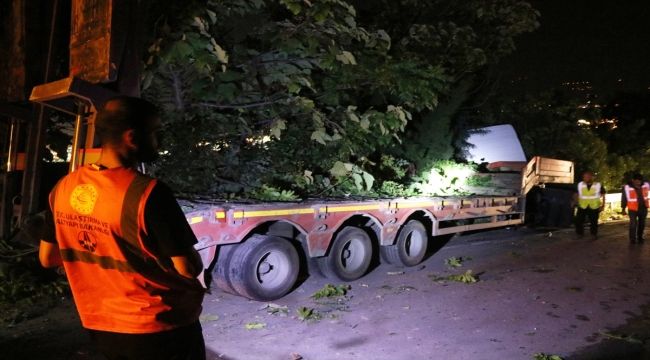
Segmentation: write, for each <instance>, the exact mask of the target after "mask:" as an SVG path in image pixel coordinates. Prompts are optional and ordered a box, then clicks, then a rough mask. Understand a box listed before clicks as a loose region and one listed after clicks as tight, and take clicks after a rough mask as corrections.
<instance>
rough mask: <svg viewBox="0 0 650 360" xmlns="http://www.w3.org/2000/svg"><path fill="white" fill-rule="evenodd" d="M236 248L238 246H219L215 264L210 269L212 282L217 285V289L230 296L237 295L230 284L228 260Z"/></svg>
mask: <svg viewBox="0 0 650 360" xmlns="http://www.w3.org/2000/svg"><path fill="white" fill-rule="evenodd" d="M238 246H239V244H233V245H221V246H219V255H218V256H217V262H216V263H215V264H214V268H213V269H212V281H214V283H215V284H216V285H217V288H219V290H221V291H223V292H225V293H228V294H232V295H239V293H238V292H237V290H235V288H234V287H233V286H232V283H231V282H230V259H231V258H232V254H233V253H234V252H235V250H236V249H237V247H238Z"/></svg>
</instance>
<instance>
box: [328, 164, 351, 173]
mask: <svg viewBox="0 0 650 360" xmlns="http://www.w3.org/2000/svg"><path fill="white" fill-rule="evenodd" d="M349 173H350V171H349V170H348V169H347V167H346V166H345V164H344V163H342V162H340V161H337V162H336V163H335V164H334V166H333V167H332V168H331V169H330V174H332V175H334V176H346V175H348V174H349Z"/></svg>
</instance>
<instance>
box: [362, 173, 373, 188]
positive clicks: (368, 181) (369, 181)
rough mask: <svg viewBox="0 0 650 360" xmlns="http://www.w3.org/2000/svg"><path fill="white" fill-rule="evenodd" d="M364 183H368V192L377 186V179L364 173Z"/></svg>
mask: <svg viewBox="0 0 650 360" xmlns="http://www.w3.org/2000/svg"><path fill="white" fill-rule="evenodd" d="M363 181H365V182H366V191H370V189H372V186H373V185H374V184H375V177H374V176H372V175H371V174H370V173H368V172H365V171H364V172H363Z"/></svg>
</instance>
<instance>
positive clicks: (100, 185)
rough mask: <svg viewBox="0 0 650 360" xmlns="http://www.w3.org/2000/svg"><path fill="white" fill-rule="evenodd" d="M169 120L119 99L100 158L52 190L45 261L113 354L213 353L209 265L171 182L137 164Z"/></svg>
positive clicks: (104, 113) (151, 154)
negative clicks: (208, 326)
mask: <svg viewBox="0 0 650 360" xmlns="http://www.w3.org/2000/svg"><path fill="white" fill-rule="evenodd" d="M161 127H162V125H161V120H160V117H159V116H158V111H157V109H156V108H155V107H154V106H153V105H152V104H151V103H149V102H147V101H145V100H142V99H138V98H131V97H117V98H115V99H112V100H110V101H108V102H107V104H106V105H105V107H104V108H103V109H102V110H100V111H99V113H98V114H97V117H96V120H95V128H96V132H97V135H98V136H99V138H100V139H101V141H102V155H101V157H100V159H99V160H98V161H97V162H96V163H95V164H91V165H86V166H83V167H81V168H79V169H78V170H76V171H74V172H72V173H71V174H68V175H67V176H66V177H64V178H63V179H62V180H61V181H60V182H59V183H58V184H57V185H56V187H55V188H54V190H52V192H51V193H50V198H49V200H50V209H49V210H50V211H47V212H46V223H47V225H46V227H47V229H46V231H45V235H44V236H43V238H42V240H41V245H40V251H39V258H40V260H41V263H42V264H43V266H45V267H48V268H49V267H57V266H61V265H63V267H64V268H65V272H66V274H67V276H68V281H69V283H70V288H71V289H72V295H73V297H74V300H75V304H76V306H77V310H78V312H79V316H80V318H81V322H82V324H83V326H84V327H85V328H86V329H88V331H89V333H90V338H91V341H92V342H93V344H94V345H95V346H97V347H98V348H99V349H100V350H101V351H102V352H103V353H104V355H105V356H106V357H107V358H108V359H110V360H113V359H122V360H126V359H133V360H135V359H137V360H143V359H157V360H160V359H187V360H195V359H205V356H206V355H205V344H204V341H203V334H202V329H201V325H200V323H199V321H198V318H199V314H200V313H201V309H202V308H201V302H202V300H203V295H204V289H203V287H202V286H201V284H200V282H199V280H197V278H196V277H197V276H198V275H199V274H200V273H201V272H202V270H203V265H202V262H201V258H200V256H199V254H198V252H197V251H196V250H195V249H194V244H195V243H196V242H197V241H196V237H195V236H194V234H193V233H192V230H191V228H190V227H189V224H188V222H187V221H186V219H185V216H184V214H183V212H182V210H181V209H180V207H179V205H178V203H177V202H176V200H175V199H174V197H173V194H172V191H171V190H170V189H169V187H167V186H166V185H165V184H163V183H161V182H159V181H157V180H155V179H153V178H151V177H148V176H146V175H143V174H142V173H140V172H138V171H136V170H134V169H135V168H137V166H138V165H139V163H141V162H142V163H146V162H150V161H153V160H155V159H156V157H157V156H158V146H159V142H160V137H159V133H160V130H161Z"/></svg>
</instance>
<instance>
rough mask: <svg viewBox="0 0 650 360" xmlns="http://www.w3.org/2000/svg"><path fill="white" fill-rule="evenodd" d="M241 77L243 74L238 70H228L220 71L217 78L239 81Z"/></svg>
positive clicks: (224, 80)
mask: <svg viewBox="0 0 650 360" xmlns="http://www.w3.org/2000/svg"><path fill="white" fill-rule="evenodd" d="M241 78H242V75H241V74H240V73H238V72H236V71H230V70H227V71H225V72H220V73H218V74H217V79H219V80H220V81H222V82H232V81H237V80H241Z"/></svg>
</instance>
